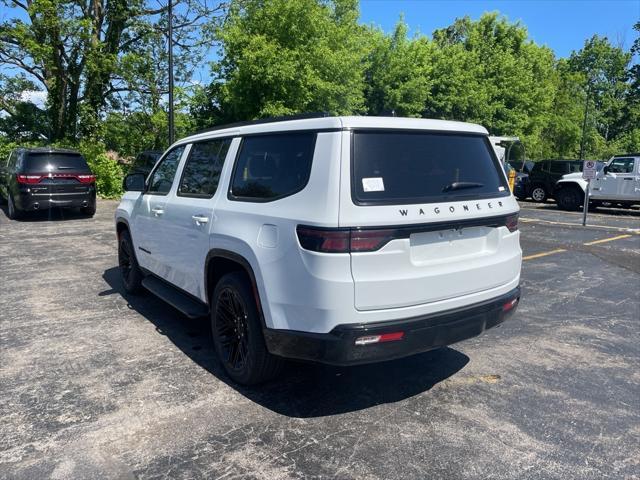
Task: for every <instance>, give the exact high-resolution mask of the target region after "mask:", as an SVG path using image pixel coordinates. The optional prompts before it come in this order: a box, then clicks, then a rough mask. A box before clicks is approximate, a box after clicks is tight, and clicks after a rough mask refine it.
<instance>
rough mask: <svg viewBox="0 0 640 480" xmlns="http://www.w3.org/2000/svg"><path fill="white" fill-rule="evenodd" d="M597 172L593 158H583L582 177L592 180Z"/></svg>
mask: <svg viewBox="0 0 640 480" xmlns="http://www.w3.org/2000/svg"><path fill="white" fill-rule="evenodd" d="M597 173H598V170H597V169H596V162H595V161H594V160H585V161H584V163H583V164H582V178H584V179H585V180H594V179H595V178H596V174H597Z"/></svg>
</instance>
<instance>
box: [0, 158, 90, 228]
mask: <svg viewBox="0 0 640 480" xmlns="http://www.w3.org/2000/svg"><path fill="white" fill-rule="evenodd" d="M0 194H1V195H2V197H3V198H4V199H6V201H7V204H8V206H7V212H8V215H9V218H11V219H15V218H19V217H20V216H21V215H22V214H23V213H24V212H28V211H34V210H46V209H49V208H52V207H66V208H68V207H79V208H80V210H81V212H82V213H84V214H85V215H89V216H93V215H94V214H95V213H96V177H95V175H94V174H93V173H92V172H91V169H90V168H89V165H87V162H86V161H85V159H84V157H83V156H82V155H81V154H80V153H79V152H76V151H74V150H65V149H60V148H47V147H45V148H16V149H15V150H13V151H12V152H11V153H10V154H9V157H8V158H7V160H6V162H3V164H2V165H0Z"/></svg>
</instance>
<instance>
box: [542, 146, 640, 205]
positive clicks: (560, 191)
mask: <svg viewBox="0 0 640 480" xmlns="http://www.w3.org/2000/svg"><path fill="white" fill-rule="evenodd" d="M600 165H602V164H600ZM586 188H587V182H586V180H584V179H583V178H582V173H570V174H568V175H564V176H563V177H562V178H561V179H560V180H558V183H556V187H555V192H554V196H555V198H556V201H557V202H558V206H559V207H560V208H562V209H564V210H578V209H579V208H580V206H581V205H583V204H584V193H585V190H586ZM589 203H590V204H592V205H595V206H598V205H603V204H605V205H606V204H613V205H620V206H622V207H631V206H632V205H640V153H631V154H628V155H617V156H615V157H612V158H611V159H610V160H609V161H608V162H606V163H605V164H604V165H603V167H602V168H600V169H598V173H597V175H596V178H595V179H594V180H592V181H591V186H590V187H589Z"/></svg>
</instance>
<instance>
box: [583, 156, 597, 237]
mask: <svg viewBox="0 0 640 480" xmlns="http://www.w3.org/2000/svg"><path fill="white" fill-rule="evenodd" d="M597 174H598V171H597V169H596V162H595V161H593V160H585V161H584V163H583V164H582V178H583V179H584V180H586V181H587V188H585V189H584V206H583V209H582V226H583V227H585V226H586V225H587V212H588V211H589V188H590V187H591V180H593V179H595V178H596V175H597Z"/></svg>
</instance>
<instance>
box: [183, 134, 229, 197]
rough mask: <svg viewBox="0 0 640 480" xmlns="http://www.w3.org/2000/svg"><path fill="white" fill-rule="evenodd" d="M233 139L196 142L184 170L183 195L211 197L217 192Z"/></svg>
mask: <svg viewBox="0 0 640 480" xmlns="http://www.w3.org/2000/svg"><path fill="white" fill-rule="evenodd" d="M229 145H231V139H230V138H227V139H221V140H209V141H207V142H199V143H194V144H193V145H192V146H191V151H190V152H189V158H188V159H187V163H185V166H184V169H183V171H182V179H181V180H180V187H179V188H178V195H179V196H181V197H202V198H211V197H213V195H214V194H215V193H216V189H217V188H218V181H219V180H220V172H222V165H223V164H224V159H225V157H226V156H227V152H228V151H229Z"/></svg>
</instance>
